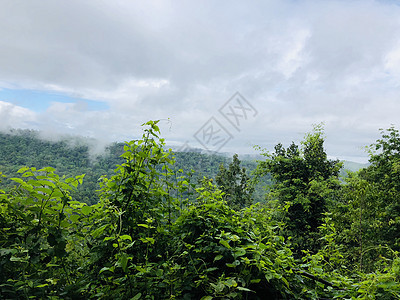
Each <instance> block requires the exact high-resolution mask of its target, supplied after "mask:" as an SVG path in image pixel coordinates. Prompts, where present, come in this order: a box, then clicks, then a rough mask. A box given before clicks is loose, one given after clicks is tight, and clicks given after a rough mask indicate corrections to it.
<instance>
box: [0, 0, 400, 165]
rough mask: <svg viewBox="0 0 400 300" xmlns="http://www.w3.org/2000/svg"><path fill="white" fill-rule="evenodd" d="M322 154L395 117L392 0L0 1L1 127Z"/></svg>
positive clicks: (347, 151)
mask: <svg viewBox="0 0 400 300" xmlns="http://www.w3.org/2000/svg"><path fill="white" fill-rule="evenodd" d="M149 120H160V123H159V125H160V129H161V135H162V137H164V138H165V139H166V142H167V144H168V145H172V146H174V147H176V148H179V149H184V148H203V149H206V150H212V151H219V152H236V153H254V149H253V146H254V145H259V146H260V147H262V148H265V149H267V150H269V151H272V150H273V147H274V145H276V144H277V143H279V142H282V143H283V144H284V145H285V146H289V144H290V143H291V142H292V141H294V142H296V143H300V141H302V140H303V139H304V136H305V134H306V133H307V132H310V131H311V130H312V128H313V126H314V125H315V124H320V123H323V126H324V130H325V135H326V140H325V147H326V150H327V153H328V155H329V156H330V157H332V158H339V159H346V160H352V161H358V162H366V161H367V160H368V155H367V153H366V152H365V149H364V147H365V146H367V145H370V144H371V143H373V142H375V141H376V139H377V138H379V137H380V130H379V129H380V128H389V127H390V126H392V125H394V126H399V121H400V2H398V1H372V0H362V1H353V0H336V1H330V0H324V1H322V0H321V1H320V0H313V1H311V0H310V1H302V0H276V1H274V0H270V1H269V0H266V1H251V0H250V1H223V0H222V1H208V0H205V1H167V0H165V1H159V0H149V1H128V0H125V1H122V0H113V1H101V0H87V1H79V0H69V1H54V0H30V1H25V0H0V130H3V131H7V130H9V129H10V128H29V129H35V130H40V131H41V132H43V136H44V137H47V138H50V137H51V138H54V137H56V136H61V135H64V134H72V135H75V134H77V135H81V136H85V137H91V138H96V139H98V140H99V141H103V142H113V141H125V140H131V139H135V138H138V137H140V135H141V132H142V131H141V130H142V127H141V126H140V125H141V124H143V123H145V122H147V121H149Z"/></svg>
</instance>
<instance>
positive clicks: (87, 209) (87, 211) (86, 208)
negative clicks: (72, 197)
mask: <svg viewBox="0 0 400 300" xmlns="http://www.w3.org/2000/svg"><path fill="white" fill-rule="evenodd" d="M81 211H82V213H83V214H84V215H85V216H87V215H88V214H90V213H91V212H92V208H91V207H90V206H83V207H82V209H81Z"/></svg>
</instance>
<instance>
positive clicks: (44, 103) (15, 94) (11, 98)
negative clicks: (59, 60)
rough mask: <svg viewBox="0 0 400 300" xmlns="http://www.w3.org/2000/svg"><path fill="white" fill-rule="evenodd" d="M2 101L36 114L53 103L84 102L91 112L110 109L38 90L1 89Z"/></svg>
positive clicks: (103, 104) (97, 103)
mask: <svg viewBox="0 0 400 300" xmlns="http://www.w3.org/2000/svg"><path fill="white" fill-rule="evenodd" d="M0 101H4V102H9V103H12V104H14V105H18V106H22V107H25V108H28V109H30V110H33V111H35V112H43V111H45V110H46V109H47V108H48V107H49V106H50V105H51V103H52V102H63V103H77V102H81V103H82V102H83V103H85V105H86V109H87V110H91V111H95V110H106V109H108V108H109V106H108V105H107V104H106V103H104V102H100V101H95V100H89V99H84V98H79V97H71V96H68V95H65V94H61V93H56V92H48V91H38V90H17V89H0Z"/></svg>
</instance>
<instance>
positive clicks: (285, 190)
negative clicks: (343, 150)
mask: <svg viewBox="0 0 400 300" xmlns="http://www.w3.org/2000/svg"><path fill="white" fill-rule="evenodd" d="M323 144H324V135H323V127H322V125H316V126H314V130H313V131H312V132H311V133H308V134H307V135H306V137H305V139H304V141H303V142H302V143H301V146H302V147H301V149H300V148H299V146H298V145H296V144H295V143H292V144H291V145H290V146H289V147H288V148H287V149H285V148H284V147H283V145H282V144H277V145H276V146H275V152H274V153H272V154H266V155H267V156H268V159H267V160H266V161H264V162H262V163H261V164H260V168H259V169H261V170H262V173H268V172H269V173H270V174H271V176H272V179H273V181H274V183H273V186H272V187H271V193H270V194H269V196H270V197H272V198H273V199H276V200H277V201H278V203H279V204H280V205H281V206H282V207H286V210H285V211H284V216H285V218H286V222H287V235H288V236H292V237H293V243H294V244H295V245H296V244H297V245H302V246H303V249H304V246H306V247H308V248H309V249H311V250H316V248H317V244H318V243H317V242H316V238H317V236H316V234H317V232H318V227H319V226H320V225H321V224H322V219H323V213H324V212H326V211H327V206H328V202H329V201H328V199H329V198H330V197H331V196H332V195H333V192H334V191H335V190H337V189H338V188H339V186H340V185H339V181H338V176H339V171H340V168H341V163H340V162H339V161H338V160H329V159H328V158H327V154H326V152H325V149H324V147H323Z"/></svg>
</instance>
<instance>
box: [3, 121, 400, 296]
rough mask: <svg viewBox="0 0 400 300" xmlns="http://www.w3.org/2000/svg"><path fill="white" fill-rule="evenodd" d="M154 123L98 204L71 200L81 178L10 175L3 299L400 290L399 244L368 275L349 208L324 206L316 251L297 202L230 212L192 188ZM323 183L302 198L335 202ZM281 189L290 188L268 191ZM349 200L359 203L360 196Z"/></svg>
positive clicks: (25, 171)
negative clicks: (295, 212)
mask: <svg viewBox="0 0 400 300" xmlns="http://www.w3.org/2000/svg"><path fill="white" fill-rule="evenodd" d="M146 126H147V127H146V129H145V130H144V134H143V137H142V139H140V140H136V141H132V142H129V143H127V144H126V145H125V148H124V150H125V152H124V154H123V155H122V157H123V159H124V160H125V162H124V163H122V164H121V165H119V166H118V167H117V169H116V170H115V175H113V176H111V177H109V178H107V177H104V178H103V179H102V188H101V194H100V199H99V201H98V203H96V204H93V205H87V204H85V203H83V202H80V201H77V200H79V199H73V198H72V197H71V192H72V191H74V189H76V188H77V187H78V186H79V184H81V183H82V181H83V180H84V176H83V175H82V176H75V177H71V178H66V177H59V176H58V175H57V174H55V173H54V169H53V168H42V169H38V170H37V169H35V168H29V167H25V168H22V169H20V170H19V171H18V173H19V174H20V175H21V176H19V177H15V178H12V180H14V181H15V182H16V183H17V187H16V188H14V189H12V190H10V191H7V192H5V191H1V193H0V213H1V214H0V298H2V299H30V298H39V299H203V300H209V299H335V298H336V299H397V298H399V297H400V296H399V295H400V282H399V280H400V259H399V258H398V257H397V252H396V251H395V250H391V251H389V252H390V257H389V256H388V255H385V256H382V255H381V256H380V258H378V259H377V258H376V257H373V258H371V260H369V262H372V259H373V265H374V266H375V267H374V268H372V267H371V268H370V269H369V270H366V269H365V268H362V267H361V268H360V265H359V264H358V260H355V261H352V260H351V255H350V254H351V251H352V249H353V248H351V247H356V248H357V247H358V244H354V243H355V242H354V241H355V240H352V239H351V235H346V232H344V231H343V232H344V233H343V232H342V231H341V230H342V229H343V228H351V226H352V224H353V223H351V222H350V221H348V220H350V217H349V218H348V219H346V216H348V215H351V213H350V212H349V211H348V210H346V209H348V206H347V208H346V207H345V208H343V207H341V209H342V210H343V213H342V214H339V213H338V210H333V209H332V210H331V212H322V213H321V220H322V221H321V223H320V224H319V226H317V228H314V229H313V230H314V231H313V232H311V233H312V235H310V237H311V236H315V237H316V238H317V239H318V248H315V249H311V248H309V247H307V248H303V249H301V246H302V244H301V243H300V242H299V241H301V240H300V239H299V237H298V236H294V235H296V234H298V232H297V231H295V230H294V229H293V228H291V227H290V226H289V225H290V224H289V222H290V214H288V212H290V207H293V204H292V206H291V204H290V203H289V202H284V204H285V205H279V203H278V204H276V205H273V204H272V203H274V202H273V201H274V200H273V199H271V201H270V202H269V203H257V204H254V205H250V206H248V207H245V208H241V209H239V208H237V207H231V206H230V205H229V202H227V200H226V199H227V198H226V197H225V195H224V193H223V192H222V191H221V190H220V189H219V188H218V187H217V186H216V185H214V183H213V182H212V181H211V180H209V179H207V178H205V179H204V180H203V181H202V183H201V184H200V185H196V184H195V183H193V182H191V180H190V176H186V175H185V173H184V172H183V171H182V170H176V168H173V164H174V157H173V153H172V152H169V151H165V150H164V148H163V145H164V140H163V139H161V138H159V136H158V135H159V129H158V127H157V122H152V121H150V122H148V123H146ZM296 161H297V162H299V161H300V159H298V160H296ZM365 180H366V179H365ZM317 183H318V182H316V181H315V180H314V182H313V183H312V185H311V187H309V189H308V190H307V193H306V192H304V193H303V194H302V197H303V198H301V199H303V200H304V199H305V198H304V197H306V196H310V197H314V198H318V197H322V196H324V195H328V196H329V197H331V195H332V193H331V191H335V190H334V189H331V187H328V186H327V185H323V184H322V183H321V182H319V183H318V184H317ZM354 186H355V183H354ZM350 187H351V185H348V186H347V188H349V189H350V192H352V193H354V191H355V190H354V189H351V188H350ZM324 188H326V189H330V190H329V193H323V191H322V190H323V189H324ZM350 192H349V193H348V194H346V195H347V196H346V197H350V196H351V193H350ZM278 194H279V195H282V190H281V193H277V191H275V192H273V193H271V195H272V196H274V197H278V196H279V195H278ZM333 194H335V193H333ZM276 195H278V196H276ZM335 195H336V194H335ZM317 196H318V197H317ZM328 196H327V197H328ZM193 197H194V198H195V199H196V200H195V201H189V200H188V199H189V198H190V199H192V198H193ZM358 197H361V196H360V195H358ZM355 198H357V197H355ZM298 199H299V198H298ZM307 199H312V198H307ZM318 199H319V198H318ZM343 199H344V198H343ZM357 199H359V198H357ZM275 200H276V199H275ZM343 201H344V200H343ZM346 201H347V203H350V204H352V205H353V206H354V207H355V208H354V209H356V204H357V202H351V200H350V199H349V198H346ZM341 203H344V202H341ZM297 209H298V208H297ZM339 215H340V216H341V218H339V217H338V216H339ZM288 224H289V225H288ZM338 227H339V228H338ZM290 233H293V236H290ZM311 233H310V234H311ZM340 239H342V240H345V239H347V240H346V243H347V244H346V243H345V242H343V243H339V241H340ZM299 253H301V255H299ZM354 255H356V254H354ZM353 257H354V256H353ZM365 259H366V260H365V261H364V263H365V262H366V261H368V260H367V258H365Z"/></svg>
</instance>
